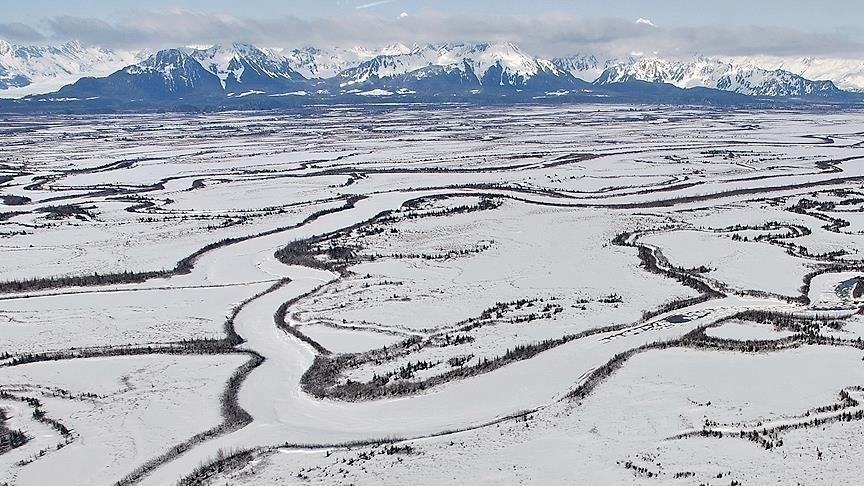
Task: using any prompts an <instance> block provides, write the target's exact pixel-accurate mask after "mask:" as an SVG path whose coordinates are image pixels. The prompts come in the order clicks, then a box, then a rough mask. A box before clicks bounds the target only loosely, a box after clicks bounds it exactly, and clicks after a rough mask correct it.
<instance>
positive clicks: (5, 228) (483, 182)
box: [0, 106, 864, 485]
mask: <svg viewBox="0 0 864 486" xmlns="http://www.w3.org/2000/svg"><path fill="white" fill-rule="evenodd" d="M0 132H2V133H4V140H5V141H6V143H5V144H4V145H3V146H2V147H0V160H2V161H3V163H2V165H0V181H2V182H0V254H2V255H3V256H4V258H2V259H0V271H2V274H3V279H2V280H4V282H2V283H0V292H2V293H0V335H2V337H3V338H4V339H3V342H2V345H0V358H2V359H0V391H2V392H4V393H5V394H3V395H0V409H2V410H4V411H5V414H6V415H5V416H6V417H7V419H6V420H5V422H4V423H2V424H0V425H2V426H3V427H5V428H6V429H11V430H18V429H20V430H21V431H22V432H24V434H25V435H26V436H27V437H28V439H29V440H28V442H27V443H25V444H24V445H22V446H21V447H19V448H17V449H13V450H11V451H8V452H4V453H0V481H7V482H9V483H11V484H21V485H29V484H36V485H38V484H50V483H57V482H58V481H62V482H64V483H70V484H110V483H113V482H115V481H120V484H136V483H140V484H153V485H165V484H174V483H176V482H177V481H180V480H182V479H184V478H186V480H187V483H186V484H206V482H207V481H210V482H211V483H212V484H294V483H297V482H300V483H304V482H307V481H308V482H312V483H313V484H335V483H354V484H380V483H382V482H383V483H385V484H460V483H464V482H465V481H468V480H469V479H468V478H472V479H471V480H473V482H476V483H482V484H491V483H498V484H522V483H535V484H573V483H582V482H584V483H588V484H653V483H657V484H730V482H732V481H738V482H740V483H742V484H750V483H754V484H755V483H762V482H764V480H765V479H766V477H767V475H768V474H769V472H770V474H774V475H775V476H772V477H778V478H780V480H779V482H780V483H788V482H794V481H796V480H801V479H802V478H807V477H814V478H817V480H816V482H817V483H818V484H831V483H832V482H833V481H832V480H833V479H842V478H851V477H853V476H852V474H851V473H850V472H848V471H847V470H848V469H849V468H850V467H852V466H853V465H856V461H855V459H853V458H854V457H855V452H856V451H858V449H854V448H853V449H851V450H848V451H846V450H841V449H842V448H843V447H849V445H848V444H850V443H855V441H856V440H857V439H856V438H857V437H859V436H860V433H861V428H860V427H861V425H860V424H861V422H860V421H859V419H860V418H861V417H859V416H858V415H856V413H857V411H858V410H860V407H861V404H860V403H859V402H858V401H857V397H860V395H861V393H860V390H859V389H858V388H856V387H859V386H864V376H862V374H861V370H862V368H861V365H860V363H861V358H862V349H864V345H862V344H861V341H860V336H862V335H864V332H862V330H861V316H860V315H859V314H858V312H859V311H860V309H861V306H862V300H864V299H862V294H864V266H862V264H861V256H860V254H859V248H860V246H861V238H862V236H861V230H860V227H861V224H862V223H861V221H862V213H861V212H862V208H864V204H862V202H864V189H862V181H864V136H862V135H861V134H862V133H864V116H861V115H859V114H857V113H831V114H827V113H804V112H794V111H789V112H771V111H717V110H712V109H697V108H691V109H685V108H681V109H671V108H668V107H664V108H651V107H643V108H639V109H634V108H632V107H614V106H579V107H554V108H550V107H519V108H476V107H475V108H471V109H466V108H465V107H451V108H447V107H438V108H435V109H431V108H425V107H419V106H418V107H411V108H396V107H366V108H363V109H355V108H350V107H337V108H330V109H326V110H324V109H318V110H316V111H314V112H313V111H310V112H308V113H303V112H298V113H293V114H280V113H271V112H261V113H244V114H238V113H222V114H207V115H191V114H190V115H165V114H161V115H158V116H157V115H115V116H104V117H93V118H91V117H54V118H50V119H49V118H24V117H20V118H19V117H9V118H6V119H4V120H3V121H2V122H0ZM187 257H188V258H187ZM745 311H748V312H749V313H745ZM742 313H744V314H742ZM241 341H242V342H241ZM238 343H239V344H238ZM130 354H134V355H130ZM841 392H842V393H843V395H841ZM34 398H35V399H38V400H39V402H40V404H38V405H36V404H35V402H33V401H32V399H34ZM28 400H30V401H28ZM238 407H239V408H238ZM37 409H38V410H40V411H41V412H44V414H45V416H46V417H48V419H44V417H42V418H40V417H41V415H40V413H41V412H40V413H36V414H34V410H37ZM238 410H239V411H238ZM844 413H847V414H848V415H849V417H851V419H850V420H841V418H840V417H841V415H840V414H844ZM861 415H862V416H864V413H862V414H861ZM814 419H819V420H823V419H824V420H825V422H824V423H823V422H820V423H818V424H811V423H810V422H809V421H812V420H814ZM52 421H56V422H52ZM57 423H60V424H62V425H63V426H65V427H66V428H68V429H69V430H67V431H66V433H63V432H61V431H62V430H63V429H62V428H61V427H59V426H58V425H57ZM757 423H763V424H770V428H771V430H768V428H769V426H768V425H766V426H764V427H763V428H765V431H764V432H763V431H762V429H758V430H757V427H762V426H761V425H760V426H757V425H754V424H757ZM52 424H53V425H52ZM220 424H222V425H220ZM3 427H0V432H2V431H3V430H4V428H3ZM208 430H209V431H211V432H210V433H208V434H206V435H202V436H199V438H198V439H195V440H193V441H192V442H189V443H184V442H185V441H188V440H190V438H192V437H193V436H196V434H201V433H203V432H205V431H208ZM754 431H755V432H754ZM721 432H723V434H724V436H723V437H722V438H721V437H717V435H718V434H720V433H721ZM751 432H752V434H755V435H752V436H751V435H747V434H751ZM60 443H62V445H63V446H62V447H60V448H57V445H58V444H60ZM181 443H184V445H183V446H182V447H180V448H178V449H175V446H177V445H178V444H181ZM349 443H350V444H353V445H349ZM768 443H770V444H771V447H770V448H766V447H764V445H765V444H768ZM760 444H761V445H760ZM787 446H788V447H787ZM817 447H818V448H819V451H820V452H819V454H818V455H817V456H813V451H814V450H815V448H817ZM713 449H716V450H717V455H716V457H715V456H713V455H712V450H713ZM0 450H2V448H0ZM42 451H45V452H42ZM235 453H240V455H238V456H236V457H232V455H233V454H235ZM795 457H800V458H802V459H801V461H800V462H798V463H796V462H795V461H793V459H794V458H795ZM814 457H815V458H814ZM859 457H860V455H859ZM34 459H35V460H34ZM784 460H785V461H786V467H785V468H781V467H780V466H779V465H780V464H782V463H783V461H784ZM211 461H217V462H216V464H217V465H216V466H214V467H213V468H212V469H207V468H204V469H200V470H199V467H200V466H201V465H204V464H208V463H210V462H211ZM790 461H791V462H790ZM832 461H833V462H832ZM762 463H764V464H765V465H766V467H765V469H761V468H759V467H756V465H758V464H762ZM862 464H864V463H862ZM858 465H860V464H858ZM832 471H834V472H832ZM133 472H134V473H135V474H132V473H133ZM718 475H719V476H718Z"/></svg>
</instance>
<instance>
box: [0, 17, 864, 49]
mask: <svg viewBox="0 0 864 486" xmlns="http://www.w3.org/2000/svg"><path fill="white" fill-rule="evenodd" d="M12 26H14V29H13V27H12ZM6 28H7V31H11V30H16V31H17V32H18V33H17V37H18V38H22V37H27V36H28V35H29V36H30V38H31V39H33V40H40V39H39V37H38V36H42V34H40V33H39V32H37V31H36V30H34V29H32V28H31V27H28V26H25V25H23V24H6ZM44 28H45V34H44V36H45V37H47V38H50V39H51V40H55V41H64V40H80V41H82V42H84V43H88V44H97V45H101V46H106V47H123V48H139V47H147V48H150V49H157V48H163V47H170V46H177V45H188V44H211V43H225V42H232V41H240V42H251V43H255V44H260V45H263V46H267V47H296V46H306V45H319V46H334V45H343V46H344V45H356V44H367V45H384V44H389V43H392V42H402V43H405V44H409V45H410V44H412V43H415V42H418V43H427V42H432V43H434V42H453V41H466V42H470V41H501V40H508V41H513V42H515V43H517V44H518V45H520V46H522V47H523V48H524V49H525V50H526V51H528V52H531V53H533V54H537V55H543V56H555V55H564V54H572V53H578V52H586V51H588V52H600V53H605V54H610V55H622V54H628V53H630V52H645V53H649V52H659V53H662V54H664V55H675V54H680V55H682V56H683V55H690V54H693V53H699V54H705V55H751V54H765V55H783V56H786V55H796V56H797V55H831V56H858V57H860V56H861V53H862V52H864V45H862V43H861V42H859V41H856V40H854V39H855V36H853V35H851V34H850V33H849V32H824V33H815V34H814V33H807V32H801V31H795V30H790V29H782V28H771V27H755V26H754V27H735V26H731V27H724V26H702V27H688V28H664V27H663V26H654V25H651V24H649V23H645V22H637V21H636V19H620V18H579V17H576V16H573V15H569V14H561V15H538V16H530V17H526V16H483V17H474V16H454V15H445V14H435V13H424V14H412V15H408V16H404V17H397V16H394V17H381V16H375V15H371V14H368V13H364V12H362V11H359V12H356V13H354V14H352V15H349V16H344V17H330V18H320V19H311V20H301V19H298V18H295V17H282V18H273V19H266V20H262V19H249V18H242V17H236V16H230V15H218V14H210V13H203V12H196V11H189V10H165V11H158V12H156V11H142V12H137V13H135V14H134V15H130V16H128V17H125V18H123V19H120V20H118V21H115V22H106V21H104V20H97V19H91V18H82V17H71V16H63V17H54V18H51V19H48V20H46V21H45V24H44ZM2 29H3V27H0V36H6V35H10V34H4V32H6V31H4V30H2ZM34 34H38V36H35V35H34ZM10 36H11V35H10Z"/></svg>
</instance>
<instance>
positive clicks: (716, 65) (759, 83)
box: [594, 57, 840, 97]
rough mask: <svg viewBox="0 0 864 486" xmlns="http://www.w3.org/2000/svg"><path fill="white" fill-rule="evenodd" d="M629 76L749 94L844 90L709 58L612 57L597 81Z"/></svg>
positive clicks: (621, 79)
mask: <svg viewBox="0 0 864 486" xmlns="http://www.w3.org/2000/svg"><path fill="white" fill-rule="evenodd" d="M629 80H639V81H648V82H651V83H668V84H672V85H674V86H677V87H679V88H694V87H704V88H712V89H719V90H723V91H732V92H735V93H740V94H745V95H748V96H769V97H802V96H803V97H807V96H814V97H816V96H831V95H836V94H838V93H839V92H840V90H839V89H838V88H837V87H836V86H835V85H834V83H832V82H831V81H811V80H808V79H805V78H803V77H801V76H798V75H796V74H793V73H790V72H788V71H783V70H779V69H778V70H773V71H769V70H766V69H761V68H758V67H754V66H752V65H746V64H733V63H730V62H726V61H721V60H715V59H708V58H697V59H695V60H692V61H688V62H684V61H676V60H667V59H661V58H658V57H638V58H629V59H626V60H623V61H609V62H607V65H606V68H605V69H604V70H603V72H602V73H601V74H600V75H599V76H598V77H597V79H596V80H594V83H595V84H597V85H604V84H612V83H621V82H626V81H629Z"/></svg>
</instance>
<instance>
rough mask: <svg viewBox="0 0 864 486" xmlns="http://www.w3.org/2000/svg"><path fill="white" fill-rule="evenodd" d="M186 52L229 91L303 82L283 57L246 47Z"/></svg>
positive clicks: (273, 52)
mask: <svg viewBox="0 0 864 486" xmlns="http://www.w3.org/2000/svg"><path fill="white" fill-rule="evenodd" d="M187 53H188V54H189V55H190V56H191V57H192V58H193V59H195V60H196V61H198V62H199V63H200V64H201V65H202V66H203V67H204V68H205V69H207V70H208V71H210V72H211V73H213V74H214V75H216V76H217V77H218V78H219V79H220V81H221V82H222V86H223V87H224V88H225V90H226V91H229V92H248V91H249V90H267V89H272V88H276V89H281V88H285V87H290V85H291V84H293V83H296V82H301V83H302V82H303V81H305V78H304V77H303V75H301V74H300V73H298V72H297V71H295V70H294V69H292V68H291V63H290V62H289V60H288V59H287V58H286V57H284V56H282V55H281V54H279V53H278V52H276V51H273V50H265V49H259V48H257V47H255V46H253V45H250V44H241V43H234V44H232V45H230V46H225V47H223V46H213V47H209V48H207V49H188V50H187Z"/></svg>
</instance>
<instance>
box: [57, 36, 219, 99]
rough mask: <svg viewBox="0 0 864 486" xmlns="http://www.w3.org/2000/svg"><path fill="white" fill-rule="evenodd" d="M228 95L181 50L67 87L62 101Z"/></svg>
mask: <svg viewBox="0 0 864 486" xmlns="http://www.w3.org/2000/svg"><path fill="white" fill-rule="evenodd" d="M218 94H223V95H224V90H223V87H222V82H221V81H220V79H219V78H218V77H217V76H216V75H215V74H213V73H211V72H210V71H208V70H207V69H205V68H204V67H203V66H202V65H201V64H200V63H199V62H198V61H197V60H196V59H194V58H193V57H191V56H190V55H189V54H187V53H185V52H183V50H181V49H166V50H162V51H159V52H157V53H155V54H153V55H151V56H150V57H148V58H147V59H145V60H143V61H141V62H139V63H138V64H133V65H131V66H127V67H125V68H123V69H121V70H119V71H117V72H115V73H113V74H111V75H110V76H107V77H103V78H94V77H87V78H82V79H79V80H78V81H77V82H75V83H74V84H71V85H68V86H64V87H63V88H61V89H60V90H59V91H58V92H57V96H58V97H60V98H61V99H70V98H77V99H85V98H107V99H111V98H119V99H123V100H126V101H130V100H164V99H181V98H184V97H209V96H214V95H218Z"/></svg>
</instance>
